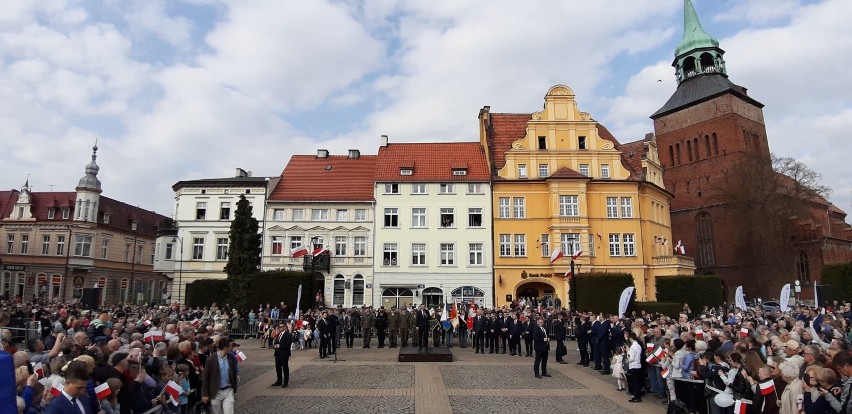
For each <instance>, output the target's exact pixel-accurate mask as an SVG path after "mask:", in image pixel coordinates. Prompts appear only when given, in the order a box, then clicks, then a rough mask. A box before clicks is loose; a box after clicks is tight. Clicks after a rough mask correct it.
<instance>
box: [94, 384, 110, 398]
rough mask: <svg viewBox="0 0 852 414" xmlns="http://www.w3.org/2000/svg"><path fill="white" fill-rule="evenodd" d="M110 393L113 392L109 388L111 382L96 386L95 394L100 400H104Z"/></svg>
mask: <svg viewBox="0 0 852 414" xmlns="http://www.w3.org/2000/svg"><path fill="white" fill-rule="evenodd" d="M110 394H112V390H110V389H109V384H108V383H106V382H105V383H103V384H101V385H98V386H97V387H95V395H96V396H97V397H98V400H103V399H104V398H106V397H107V396H109V395H110Z"/></svg>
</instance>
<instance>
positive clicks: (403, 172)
mask: <svg viewBox="0 0 852 414" xmlns="http://www.w3.org/2000/svg"><path fill="white" fill-rule="evenodd" d="M412 174H414V170H412V169H411V168H400V169H399V175H412Z"/></svg>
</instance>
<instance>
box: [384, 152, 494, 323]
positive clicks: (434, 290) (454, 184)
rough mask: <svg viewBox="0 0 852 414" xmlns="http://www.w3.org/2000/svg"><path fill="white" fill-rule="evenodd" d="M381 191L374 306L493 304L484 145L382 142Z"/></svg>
mask: <svg viewBox="0 0 852 414" xmlns="http://www.w3.org/2000/svg"><path fill="white" fill-rule="evenodd" d="M374 194H375V200H376V225H375V244H374V246H373V249H374V251H375V261H374V266H373V268H374V270H373V274H374V280H375V284H374V285H373V295H374V296H373V297H374V300H373V305H374V306H376V307H378V306H384V307H385V308H386V309H389V308H390V307H392V306H404V305H408V304H412V303H413V304H415V305H419V304H420V303H425V304H426V305H427V306H434V305H438V304H441V303H449V302H451V301H458V302H468V303H469V302H471V301H475V302H476V303H477V304H478V305H480V306H491V304H492V292H493V280H494V278H493V270H492V269H493V258H492V252H493V249H492V241H491V239H492V234H491V233H492V232H491V185H490V174H489V173H488V167H487V165H486V161H485V154H484V153H483V150H482V147H481V145H480V144H479V143H473V142H470V143H468V142H457V143H412V144H408V143H402V144H395V143H394V144H387V143H383V146H382V147H381V148H380V149H379V154H378V162H377V166H376V183H375V186H374Z"/></svg>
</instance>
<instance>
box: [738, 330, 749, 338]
mask: <svg viewBox="0 0 852 414" xmlns="http://www.w3.org/2000/svg"><path fill="white" fill-rule="evenodd" d="M740 336H741V337H743V338H745V337H747V336H748V328H742V329H740Z"/></svg>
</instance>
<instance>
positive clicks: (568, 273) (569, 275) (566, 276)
mask: <svg viewBox="0 0 852 414" xmlns="http://www.w3.org/2000/svg"><path fill="white" fill-rule="evenodd" d="M571 276H572V274H571V269H568V271H567V272H565V276H563V277H565V278H568V279H570V278H571Z"/></svg>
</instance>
